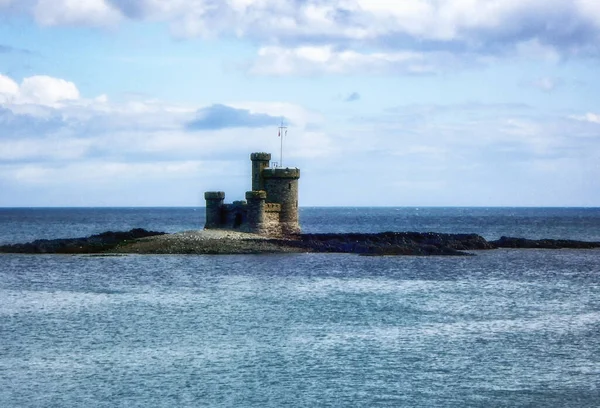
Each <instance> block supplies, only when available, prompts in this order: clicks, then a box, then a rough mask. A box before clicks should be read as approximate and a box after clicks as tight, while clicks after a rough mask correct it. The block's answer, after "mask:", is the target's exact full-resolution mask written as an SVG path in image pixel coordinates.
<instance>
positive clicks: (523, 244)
mask: <svg viewBox="0 0 600 408" xmlns="http://www.w3.org/2000/svg"><path fill="white" fill-rule="evenodd" d="M490 244H492V245H494V246H495V247H497V248H544V249H561V248H574V249H588V248H600V242H588V241H575V240H570V239H526V238H515V237H504V236H503V237H500V239H498V240H496V241H491V242H490Z"/></svg>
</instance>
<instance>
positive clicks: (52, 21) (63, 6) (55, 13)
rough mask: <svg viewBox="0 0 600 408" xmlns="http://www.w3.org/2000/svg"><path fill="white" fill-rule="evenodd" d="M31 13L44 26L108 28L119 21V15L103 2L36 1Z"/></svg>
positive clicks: (75, 0)
mask: <svg viewBox="0 0 600 408" xmlns="http://www.w3.org/2000/svg"><path fill="white" fill-rule="evenodd" d="M31 13H32V14H33V15H34V17H35V19H36V21H37V22H38V23H39V24H41V25H45V26H58V25H84V26H110V25H114V24H115V23H117V22H118V21H119V20H120V19H121V13H120V12H119V11H118V10H116V9H115V8H114V7H112V6H111V5H110V4H109V3H107V2H106V1H105V0H85V1H78V0H37V2H36V3H35V5H34V6H33V8H32V9H31Z"/></svg>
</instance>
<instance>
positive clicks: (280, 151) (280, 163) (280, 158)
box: [279, 117, 287, 167]
mask: <svg viewBox="0 0 600 408" xmlns="http://www.w3.org/2000/svg"><path fill="white" fill-rule="evenodd" d="M284 131H285V133H286V134H287V126H283V117H281V125H280V126H279V137H280V138H281V140H280V141H279V142H280V146H279V167H283V136H284Z"/></svg>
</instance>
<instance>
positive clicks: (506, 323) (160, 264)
mask: <svg viewBox="0 0 600 408" xmlns="http://www.w3.org/2000/svg"><path fill="white" fill-rule="evenodd" d="M300 217H301V224H302V228H303V231H304V232H382V231H435V232H449V233H478V234H480V235H482V236H483V237H485V238H487V239H497V238H499V237H500V236H502V235H506V236H521V237H527V238H557V239H558V238H564V239H578V240H589V241H600V209H598V208H349V207H344V208H302V209H301V212H300ZM203 224H204V209H203V208H64V209H59V208H52V209H41V208H35V209H9V208H4V209H0V244H4V243H15V242H26V241H31V240H34V239H38V238H59V237H79V236H87V235H90V234H95V233H99V232H103V231H106V230H128V229H131V228H136V227H141V228H146V229H152V230H158V231H166V232H176V231H182V230H190V229H200V228H202V226H203ZM84 406H85V407H121V406H122V407H150V406H151V407H198V406H209V407H319V406H331V407H335V406H339V407H374V406H389V407H399V406H400V407H402V406H406V407H433V406H440V407H495V406H498V407H500V406H501V407H520V406H523V407H524V406H527V407H598V406H600V251H598V250H504V249H503V250H492V251H479V252H476V256H474V257H360V256H356V255H351V254H278V255H231V256H196V255H170V256H158V255H156V256H155V255H145V256H137V255H130V256H122V257H102V256H100V257H98V256H65V255H14V254H0V407H84Z"/></svg>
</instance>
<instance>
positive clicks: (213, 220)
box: [204, 191, 225, 229]
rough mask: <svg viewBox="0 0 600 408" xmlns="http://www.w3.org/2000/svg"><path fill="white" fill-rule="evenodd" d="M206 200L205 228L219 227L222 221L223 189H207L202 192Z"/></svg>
mask: <svg viewBox="0 0 600 408" xmlns="http://www.w3.org/2000/svg"><path fill="white" fill-rule="evenodd" d="M204 199H205V200H206V224H204V228H205V229H211V228H219V227H220V226H221V224H222V222H223V201H224V200H225V193H224V192H223V191H207V192H206V193H204Z"/></svg>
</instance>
